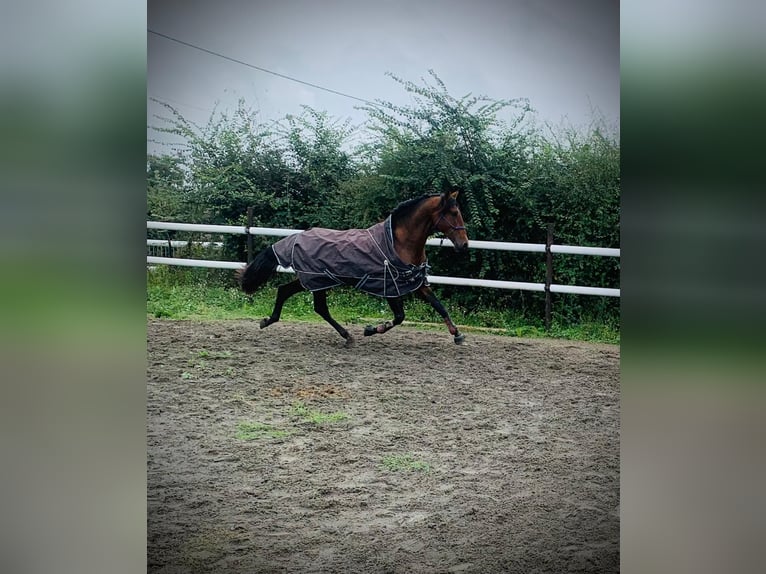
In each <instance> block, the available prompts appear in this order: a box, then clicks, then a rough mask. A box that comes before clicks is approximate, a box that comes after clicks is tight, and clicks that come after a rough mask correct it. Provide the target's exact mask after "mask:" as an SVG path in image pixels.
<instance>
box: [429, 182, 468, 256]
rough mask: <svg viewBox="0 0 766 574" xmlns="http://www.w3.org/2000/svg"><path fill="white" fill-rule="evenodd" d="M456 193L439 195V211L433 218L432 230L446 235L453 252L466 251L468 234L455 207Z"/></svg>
mask: <svg viewBox="0 0 766 574" xmlns="http://www.w3.org/2000/svg"><path fill="white" fill-rule="evenodd" d="M457 194H458V192H457V191H452V192H449V191H447V192H445V193H443V194H442V195H441V200H440V202H439V209H438V211H437V212H436V214H435V216H434V229H435V230H436V231H440V232H441V233H443V234H444V235H446V236H447V237H448V238H449V240H450V241H452V244H453V245H454V246H455V251H466V250H467V249H468V234H467V233H466V232H465V223H463V216H462V215H461V214H460V208H459V207H458V205H457Z"/></svg>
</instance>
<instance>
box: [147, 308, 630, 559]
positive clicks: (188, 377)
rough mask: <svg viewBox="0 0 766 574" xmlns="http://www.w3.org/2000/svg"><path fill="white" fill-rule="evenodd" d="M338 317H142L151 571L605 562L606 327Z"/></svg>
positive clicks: (615, 478)
mask: <svg viewBox="0 0 766 574" xmlns="http://www.w3.org/2000/svg"><path fill="white" fill-rule="evenodd" d="M352 331H353V332H354V334H355V335H357V341H356V345H355V346H354V347H353V348H351V349H346V348H343V347H342V339H341V338H340V337H338V336H337V334H336V333H335V332H334V331H333V330H332V329H331V328H330V327H329V326H328V325H325V324H299V323H277V324H275V325H273V326H271V327H269V328H268V329H266V330H263V331H261V330H260V329H259V328H258V324H257V322H255V321H227V322H189V321H162V320H150V321H149V324H148V386H147V425H148V426H147V449H148V462H147V464H148V467H147V479H148V493H147V497H148V548H147V550H148V571H149V572H157V573H165V574H169V573H180V572H248V573H259V572H263V573H266V572H268V573H272V572H300V573H307V572H349V573H368V572H369V573H373V572H374V573H378V572H402V573H405V572H407V573H410V572H414V573H420V572H433V573H437V572H477V573H479V572H480V573H494V572H525V573H527V572H564V571H567V572H569V571H575V572H577V571H582V572H618V571H619V356H620V352H619V347H616V346H612V345H595V344H586V343H577V342H570V341H557V340H541V339H520V338H507V337H499V336H492V335H482V334H476V333H468V335H467V337H466V342H465V343H464V344H463V345H461V346H456V345H454V344H453V343H452V338H451V337H450V336H449V334H448V333H447V332H446V330H444V331H421V330H416V329H413V328H401V327H399V328H396V329H393V330H392V331H390V332H389V333H386V334H385V335H379V336H374V337H369V338H362V337H361V328H359V327H352ZM311 415H318V416H315V417H314V418H313V419H312V418H311ZM323 415H330V416H327V417H324V416H323ZM332 415H335V416H332ZM247 430H250V431H252V432H250V433H249V434H246V433H245V432H244V431H247Z"/></svg>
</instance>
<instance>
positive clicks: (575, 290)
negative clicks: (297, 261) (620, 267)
mask: <svg viewBox="0 0 766 574" xmlns="http://www.w3.org/2000/svg"><path fill="white" fill-rule="evenodd" d="M146 227H147V229H165V230H175V231H192V232H196V233H229V234H240V235H248V234H249V235H268V236H279V237H286V236H288V235H292V234H293V233H300V232H301V231H302V230H300V229H278V228H273V227H246V226H237V225H200V224H195V223H169V222H163V221H147V222H146ZM149 242H152V243H149ZM160 243H162V244H164V245H167V244H168V242H167V241H163V240H161V239H148V240H147V245H152V244H155V245H159V244H160ZM173 243H180V244H182V245H186V244H187V242H185V241H183V242H171V244H173ZM204 243H206V244H214V242H204ZM426 245H430V246H434V247H452V242H451V241H450V240H449V239H429V240H428V241H426ZM468 245H469V248H471V249H491V250H500V251H522V252H536V253H545V252H546V246H545V244H537V243H505V242H498V241H476V240H473V239H472V240H470V241H469V243H468ZM550 251H551V253H562V254H569V255H595V256H600V257H619V256H620V250H619V249H613V248H605V247H579V246H575V245H551V246H550ZM146 262H147V263H150V264H154V265H180V266H185V267H208V268H213V269H240V268H242V267H244V266H245V263H241V262H236V261H210V260H202V259H180V258H174V257H154V256H147V258H146ZM277 271H281V272H285V273H292V270H291V269H284V268H282V267H281V266H280V267H278V268H277ZM428 282H429V283H433V284H435V285H438V284H443V285H463V286H467V287H490V288H494V289H519V290H524V291H543V292H544V291H545V283H525V282H521V281H497V280H490V279H471V278H467V277H442V276H439V275H429V276H428ZM550 292H551V293H572V294H578V295H599V296H605V297H619V296H620V290H619V289H609V288H605V287H584V286H580V285H557V284H555V283H551V285H550Z"/></svg>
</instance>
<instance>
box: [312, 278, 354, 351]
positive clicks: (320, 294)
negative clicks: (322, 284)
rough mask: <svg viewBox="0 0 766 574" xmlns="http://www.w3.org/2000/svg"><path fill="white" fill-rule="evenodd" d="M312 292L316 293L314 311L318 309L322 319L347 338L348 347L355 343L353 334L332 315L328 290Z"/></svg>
mask: <svg viewBox="0 0 766 574" xmlns="http://www.w3.org/2000/svg"><path fill="white" fill-rule="evenodd" d="M312 294H313V295H314V311H316V312H317V314H318V315H319V316H320V317H322V319H324V320H325V321H327V322H328V323H330V325H332V326H333V328H334V329H335V330H336V331H338V333H340V336H341V337H343V338H344V339H346V346H347V347H350V346H351V345H353V344H354V339H353V337H352V336H351V333H349V332H348V331H346V329H344V328H343V327H342V326H341V325H340V323H338V322H337V321H336V320H335V319H333V318H332V316H331V315H330V309H328V308H327V291H314V292H313V293H312Z"/></svg>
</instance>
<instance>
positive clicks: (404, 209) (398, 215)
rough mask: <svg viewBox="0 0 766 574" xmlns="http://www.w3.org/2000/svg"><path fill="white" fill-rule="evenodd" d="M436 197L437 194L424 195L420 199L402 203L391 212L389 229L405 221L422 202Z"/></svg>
mask: <svg viewBox="0 0 766 574" xmlns="http://www.w3.org/2000/svg"><path fill="white" fill-rule="evenodd" d="M438 195H439V194H438V193H426V194H424V195H421V196H420V197H416V198H414V199H408V200H406V201H402V202H401V203H400V204H399V205H397V206H396V207H394V209H393V210H392V211H391V227H393V228H396V226H397V224H398V223H399V222H400V221H402V220H403V219H406V218H407V217H408V216H409V215H410V214H411V213H412V212H413V211H414V210H415V208H416V207H417V206H418V205H420V203H421V202H422V201H425V200H426V199H428V198H430V197H436V196H438Z"/></svg>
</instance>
